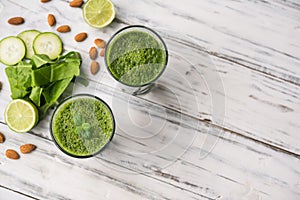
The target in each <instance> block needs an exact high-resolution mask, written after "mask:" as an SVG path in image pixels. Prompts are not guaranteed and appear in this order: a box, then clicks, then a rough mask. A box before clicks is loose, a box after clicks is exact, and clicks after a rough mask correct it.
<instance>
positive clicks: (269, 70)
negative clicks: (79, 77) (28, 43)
mask: <svg viewBox="0 0 300 200" xmlns="http://www.w3.org/2000/svg"><path fill="white" fill-rule="evenodd" d="M114 2H115V4H116V5H117V13H118V16H117V17H118V18H117V19H116V20H115V21H114V23H113V24H111V25H110V26H109V27H108V28H106V29H103V30H100V31H99V30H97V29H93V28H90V27H89V26H88V25H86V24H85V23H83V22H82V16H81V12H80V10H78V9H73V8H70V7H69V6H68V2H66V1H55V3H54V1H52V2H49V3H48V4H39V3H36V2H35V3H29V2H28V1H26V0H20V1H15V0H9V1H4V2H1V4H2V6H3V7H5V8H7V9H2V11H1V12H0V24H2V25H3V30H5V31H1V32H0V37H1V38H2V37H5V36H8V35H16V34H17V33H19V32H21V31H23V30H24V29H29V28H30V29H38V30H40V31H55V28H51V27H49V26H48V24H47V20H46V16H47V14H45V16H43V15H41V13H48V12H50V11H51V12H53V13H54V14H55V16H56V17H57V19H58V23H60V24H69V25H70V26H71V27H72V32H71V33H70V34H60V36H61V37H62V39H63V42H64V43H65V46H64V48H65V49H67V50H78V51H80V52H81V53H82V55H83V65H82V73H83V74H85V75H86V76H87V78H88V79H89V80H90V85H89V88H84V87H81V86H80V85H77V86H78V87H77V86H76V87H75V88H76V89H75V90H74V91H72V88H69V91H68V92H69V94H70V93H72V92H74V93H79V92H85V93H94V94H97V96H100V97H101V98H103V99H105V100H106V101H107V102H108V103H109V104H110V105H111V106H112V109H113V111H114V113H116V116H117V122H118V129H117V134H116V137H115V138H114V140H113V142H112V143H111V145H110V146H109V148H108V149H106V150H105V151H103V153H102V154H100V155H99V156H97V157H96V158H92V159H87V160H76V159H72V158H69V157H67V156H65V155H63V154H62V153H61V152H59V150H58V149H57V148H56V147H55V146H54V144H53V142H51V141H50V133H49V121H50V116H51V114H49V115H48V116H47V118H46V119H45V120H43V121H42V122H41V123H40V124H39V125H38V127H36V128H35V129H33V131H32V132H31V133H29V134H23V135H19V134H14V133H12V132H11V131H9V130H8V128H7V127H6V126H5V125H3V124H1V125H0V131H3V132H5V134H6V135H7V138H8V140H7V142H5V143H4V145H1V146H0V153H1V152H4V151H5V149H6V148H16V149H17V148H18V145H20V143H23V142H31V143H35V144H36V145H37V146H38V149H37V150H36V152H34V153H35V154H30V155H26V156H22V158H21V159H20V160H19V161H20V162H18V161H17V162H18V164H16V162H12V161H10V160H8V159H6V158H5V157H4V154H0V171H1V173H0V185H4V186H5V187H8V188H9V189H11V190H12V191H17V192H21V193H23V194H26V195H29V196H32V197H34V198H42V199H44V198H48V197H49V196H50V197H52V198H55V199H82V198H87V199H99V196H101V197H103V199H120V198H122V199H222V200H225V199H226V200H227V199H230V200H232V199H239V200H240V199H247V200H248V199H251V200H252V199H272V200H273V199H285V198H286V199H298V198H300V194H299V190H300V183H299V177H300V172H299V168H298V166H299V164H300V163H299V154H300V149H299V144H300V138H299V134H298V132H299V130H300V126H299V123H298V122H299V120H298V119H299V118H300V110H299V109H300V106H299V105H300V100H299V99H300V89H299V82H300V81H299V74H300V71H299V68H298V65H299V57H300V55H299V54H298V53H299V46H300V45H299V35H297V33H298V29H297V28H295V29H293V28H292V27H293V26H298V25H297V24H298V22H299V20H298V19H299V3H298V2H297V1H295V0H294V1H292V0H291V1H279V0H274V1H272V2H271V1H222V2H221V1H191V0H189V1H186V2H184V5H183V4H182V2H179V1H172V2H171V1H164V2H162V1H133V0H130V1H127V2H125V1H118V0H116V1H114ZM128 5H131V6H128ZM0 7H1V6H0ZM145 8H147V9H145ZM62 10H63V11H62ZM16 13H22V15H23V17H24V18H25V19H27V20H26V23H25V25H24V26H21V27H14V28H12V27H10V26H9V25H7V24H6V18H8V17H9V16H12V15H15V14H16ZM66 13H67V14H66ZM33 16H34V17H33ZM162 16H163V17H162ZM257 21H260V22H261V23H257ZM78 22H81V23H79V24H78ZM174 22H176V23H174ZM133 23H139V24H145V25H148V26H150V27H153V28H155V30H157V31H160V32H161V34H162V35H163V36H164V39H165V40H166V41H167V44H168V47H169V50H170V58H171V59H170V65H169V66H168V69H167V71H166V72H165V74H164V75H163V77H161V79H160V80H159V82H158V83H159V85H160V86H159V87H157V88H156V89H155V90H153V91H152V92H151V93H149V94H148V95H146V96H142V97H132V96H128V95H126V94H124V93H122V92H120V88H118V85H117V84H116V82H115V81H114V80H113V79H112V78H111V77H110V76H108V74H107V72H106V69H105V67H104V66H105V65H104V63H103V59H98V61H99V63H100V65H101V68H100V73H98V74H97V75H96V76H91V75H90V73H89V64H90V60H89V58H88V50H89V48H90V47H91V46H92V45H93V40H94V39H95V38H96V37H101V38H103V39H106V40H107V39H108V38H109V37H110V36H111V35H112V34H113V33H114V32H115V31H116V30H118V29H119V28H121V27H124V26H125V25H127V24H133ZM1 27H2V26H1ZM162 27H164V28H162ZM82 31H86V32H88V33H89V38H87V40H86V41H84V42H83V43H82V44H80V45H78V44H77V43H76V42H75V41H73V40H72V39H70V38H73V36H74V35H75V34H76V33H78V32H82ZM186 35H188V37H186ZM260 36H262V37H260ZM274 41H275V42H274ZM193 55H196V56H193ZM195 58H196V59H195ZM193 65H194V66H196V68H193V67H192V66H193ZM214 66H215V67H214ZM196 69H199V73H196V72H197V70H196ZM211 74H214V75H215V74H217V75H219V77H220V80H221V83H222V84H223V89H222V88H220V87H214V84H211V82H213V81H215V80H216V79H214V78H215V77H214V76H210V75H211ZM0 81H2V82H3V90H2V91H1V92H0V105H1V106H0V121H1V122H2V123H3V122H4V120H3V113H4V108H5V105H7V103H8V102H9V101H10V97H9V94H10V92H9V86H8V83H7V79H6V77H5V75H4V66H3V65H1V66H0ZM65 95H68V93H66V94H65ZM216 96H217V97H221V98H220V99H221V101H220V102H218V101H216V100H218V98H217V99H216V98H215V97H216ZM223 100H224V101H223ZM214 101H216V102H214ZM128 102H129V104H128ZM215 103H219V104H217V105H222V104H224V106H225V107H224V108H225V113H224V118H222V117H221V118H218V116H222V115H218V116H217V118H216V117H214V115H213V113H214V109H216V108H218V107H216V104H215ZM124 108H125V109H124ZM124 116H126V117H124ZM223 120H224V121H223ZM147 126H149V127H147ZM143 127H146V128H143ZM149 130H151V131H149ZM154 133H157V134H155V135H153V134H154ZM24 172H25V173H24ZM89 186H97V187H89Z"/></svg>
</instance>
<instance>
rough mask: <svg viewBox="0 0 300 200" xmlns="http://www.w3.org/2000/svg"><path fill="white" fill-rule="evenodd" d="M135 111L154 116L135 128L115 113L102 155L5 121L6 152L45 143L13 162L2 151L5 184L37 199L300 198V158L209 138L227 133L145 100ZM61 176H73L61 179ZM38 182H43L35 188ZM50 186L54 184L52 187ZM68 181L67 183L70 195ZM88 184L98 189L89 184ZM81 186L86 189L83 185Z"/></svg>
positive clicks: (107, 95) (239, 140)
mask: <svg viewBox="0 0 300 200" xmlns="http://www.w3.org/2000/svg"><path fill="white" fill-rule="evenodd" d="M91 88H92V87H91ZM81 89H82V90H83V89H84V88H77V91H78V92H81V91H80V90H81ZM85 90H86V89H85ZM94 91H95V93H96V94H97V95H98V96H101V97H102V98H103V99H104V100H105V101H106V102H108V103H109V104H110V105H111V107H112V109H113V111H114V113H116V114H117V115H116V116H119V115H118V114H119V113H118V112H121V111H120V109H121V108H122V106H123V105H124V102H125V103H126V100H128V98H126V97H124V95H123V94H122V95H121V96H119V95H118V94H116V93H115V95H117V96H116V97H117V99H118V100H119V101H118V104H117V105H118V106H116V105H115V106H114V104H113V101H112V102H110V99H111V95H112V94H111V93H112V92H115V91H112V90H110V91H109V90H106V89H105V90H101V89H96V90H94ZM122 102H123V103H122ZM118 110H119V111H118ZM132 112H135V116H136V117H137V118H139V119H146V118H147V117H149V115H150V116H151V118H152V123H151V124H150V125H148V126H150V127H149V128H148V129H147V128H141V127H140V126H138V125H136V126H134V124H133V123H132V122H130V120H127V121H123V123H122V122H121V121H120V120H121V119H120V118H116V121H117V125H118V129H117V133H116V135H115V137H114V139H113V142H112V143H111V144H110V145H109V146H108V147H107V148H106V149H105V150H104V151H103V152H102V153H101V154H100V155H99V156H97V157H96V158H91V159H86V160H81V159H73V158H69V157H67V156H65V155H64V154H62V153H61V152H60V151H59V150H58V149H57V148H56V147H55V145H54V144H53V143H52V142H51V141H50V140H48V138H50V134H49V129H46V128H42V127H41V126H39V127H37V128H35V129H34V130H33V131H34V132H33V133H32V134H21V135H20V134H15V133H12V132H11V131H9V130H8V128H7V127H6V126H4V125H0V128H1V131H2V132H3V133H5V135H6V136H7V141H6V142H5V143H4V144H3V145H4V146H2V149H3V151H4V149H6V148H15V149H17V148H18V145H20V144H22V143H27V142H28V143H29V142H30V143H34V144H36V145H37V146H38V149H37V151H36V152H33V153H32V154H30V155H25V156H22V158H21V159H20V161H10V160H8V159H6V158H4V155H3V154H2V155H0V158H1V156H2V158H1V160H2V163H3V164H2V166H3V167H1V169H0V170H3V171H1V173H0V176H1V179H0V181H1V184H3V185H12V188H13V189H14V190H17V191H22V192H24V193H27V194H30V195H32V196H34V197H37V198H43V197H44V196H49V195H55V196H57V197H60V196H64V197H65V198H66V199H68V198H71V199H73V198H75V199H76V196H80V197H81V198H82V197H86V198H93V197H94V196H91V195H92V194H93V195H98V196H99V195H103V193H105V192H104V191H107V190H110V191H115V190H117V191H116V192H117V193H118V195H120V196H122V197H123V198H126V197H128V198H130V195H132V194H131V193H133V194H134V195H137V196H136V198H147V199H152V198H154V199H155V198H164V199H183V198H184V199H198V198H207V199H216V198H221V197H222V198H224V199H233V198H238V197H240V196H241V195H245V196H247V197H249V198H251V199H253V198H257V199H259V198H262V199H282V198H284V197H288V198H289V199H296V198H298V197H299V196H300V194H299V184H298V179H299V176H300V171H299V169H298V166H299V164H300V159H299V157H298V158H295V157H293V156H290V155H288V154H285V153H282V152H280V151H275V150H273V149H270V148H269V147H268V146H264V145H261V144H260V143H256V142H253V141H251V140H248V139H245V138H243V137H240V136H238V135H233V134H232V133H229V132H224V133H222V134H221V135H219V134H216V135H212V134H210V135H209V134H208V131H209V129H211V130H212V131H211V132H210V133H217V132H218V131H220V130H218V128H216V127H209V126H208V125H207V123H203V122H199V121H198V120H196V119H193V118H191V117H187V116H180V117H179V116H178V115H179V114H178V113H177V112H172V111H166V110H164V109H163V108H162V107H160V106H153V105H151V104H149V103H147V102H144V101H139V100H133V101H132V106H131V107H130V113H132ZM122 120H126V119H124V118H122ZM135 122H136V121H135ZM47 125H48V126H49V124H48V123H47ZM47 125H46V126H47ZM161 127H163V128H161ZM129 128H130V129H129ZM159 128H161V129H159ZM149 129H151V130H158V131H157V132H155V135H151V134H153V132H150V133H149V132H147V130H149ZM128 130H135V132H129V131H128ZM40 136H42V137H43V138H41V137H40ZM207 142H211V143H210V145H211V146H209V145H208V146H207V145H205V144H207ZM211 147H214V148H211ZM41 160H42V161H43V162H41ZM16 162H18V165H16ZM24 172H26V173H24ZM25 174H26V175H25ZM28 174H31V176H28ZM57 174H66V175H65V176H62V177H61V176H55V175H57ZM78 176H79V177H78ZM14 177H17V178H14ZM77 178H78V179H79V180H80V181H81V182H80V183H78V181H76V180H77ZM94 179H96V180H94ZM11 182H13V183H14V184H12V183H11ZM35 182H38V183H39V186H36V185H34V183H35ZM82 182H84V183H85V182H86V183H87V184H84V183H83V184H82ZM49 183H55V184H51V187H50V188H49V186H48V187H47V185H48V184H49ZM28 185H30V187H29V186H28ZM65 185H68V192H67V189H66V186H65ZM89 185H96V186H98V185H99V187H94V188H90V187H89V188H87V187H88V186H89ZM77 187H80V188H81V189H80V190H77V189H76V188H77ZM128 187H129V188H130V189H128ZM45 188H47V189H45ZM71 188H73V189H74V190H76V191H75V192H70V191H73V190H72V189H71ZM98 188H102V190H99V189H98ZM124 188H125V189H124ZM96 190H97V191H96ZM178 190H179V191H178ZM241 191H243V192H241ZM112 193H115V192H112ZM127 193H129V194H127ZM146 194H148V195H146ZM139 195H140V196H139ZM110 197H111V198H113V197H112V196H110Z"/></svg>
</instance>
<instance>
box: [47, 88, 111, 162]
mask: <svg viewBox="0 0 300 200" xmlns="http://www.w3.org/2000/svg"><path fill="white" fill-rule="evenodd" d="M76 97H88V98H92V99H95V100H97V101H100V102H101V103H103V104H104V105H105V106H106V107H107V108H108V110H109V112H110V114H111V116H112V121H113V129H112V134H111V136H110V138H109V140H108V141H107V142H106V143H105V144H104V146H103V147H101V148H100V149H99V150H98V151H96V152H95V153H92V154H90V155H74V154H72V153H70V152H68V151H66V150H64V149H63V148H62V147H61V146H60V145H59V143H58V142H57V141H56V139H55V137H54V133H53V132H54V131H53V127H52V126H53V119H54V117H55V115H56V113H57V112H58V110H59V108H60V107H61V106H62V105H64V104H65V103H67V102H68V101H70V100H72V99H73V98H76ZM115 132H116V121H115V117H114V114H113V112H112V110H111V108H110V106H109V105H108V104H107V103H106V102H105V101H104V100H102V99H101V98H99V97H97V96H96V95H92V94H75V95H71V96H69V97H66V98H65V99H63V100H62V101H61V102H60V103H59V104H58V106H56V108H55V110H54V112H53V114H52V116H51V120H50V135H51V138H52V140H53V141H54V144H55V145H56V146H57V147H58V148H59V149H60V150H61V151H62V152H63V153H65V154H67V155H68V156H71V157H74V158H90V157H94V156H96V155H97V154H99V153H100V152H101V151H102V150H104V149H105V148H106V147H107V145H108V144H109V143H110V142H111V140H112V139H113V137H114V135H115Z"/></svg>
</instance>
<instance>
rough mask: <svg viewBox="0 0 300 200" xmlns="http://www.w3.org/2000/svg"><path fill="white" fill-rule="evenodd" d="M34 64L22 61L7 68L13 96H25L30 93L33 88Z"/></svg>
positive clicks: (13, 97)
mask: <svg viewBox="0 0 300 200" xmlns="http://www.w3.org/2000/svg"><path fill="white" fill-rule="evenodd" d="M31 68H32V65H31V64H28V63H25V62H20V63H19V64H18V65H17V66H9V67H7V68H5V73H6V76H7V78H8V81H9V84H10V90H11V98H12V99H18V98H24V97H25V96H26V95H28V94H30V90H31V72H32V70H31Z"/></svg>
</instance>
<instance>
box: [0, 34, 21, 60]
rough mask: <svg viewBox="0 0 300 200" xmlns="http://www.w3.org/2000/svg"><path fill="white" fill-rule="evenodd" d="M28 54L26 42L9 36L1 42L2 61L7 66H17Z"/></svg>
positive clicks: (0, 55) (0, 56)
mask: <svg viewBox="0 0 300 200" xmlns="http://www.w3.org/2000/svg"><path fill="white" fill-rule="evenodd" d="M25 54H26V47H25V44H24V42H23V41H22V40H21V39H20V38H18V37H15V36H9V37H6V38H4V39H2V40H1V41H0V61H1V62H2V63H3V64H6V65H15V64H17V63H18V62H20V61H21V60H22V59H23V58H24V56H25Z"/></svg>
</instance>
